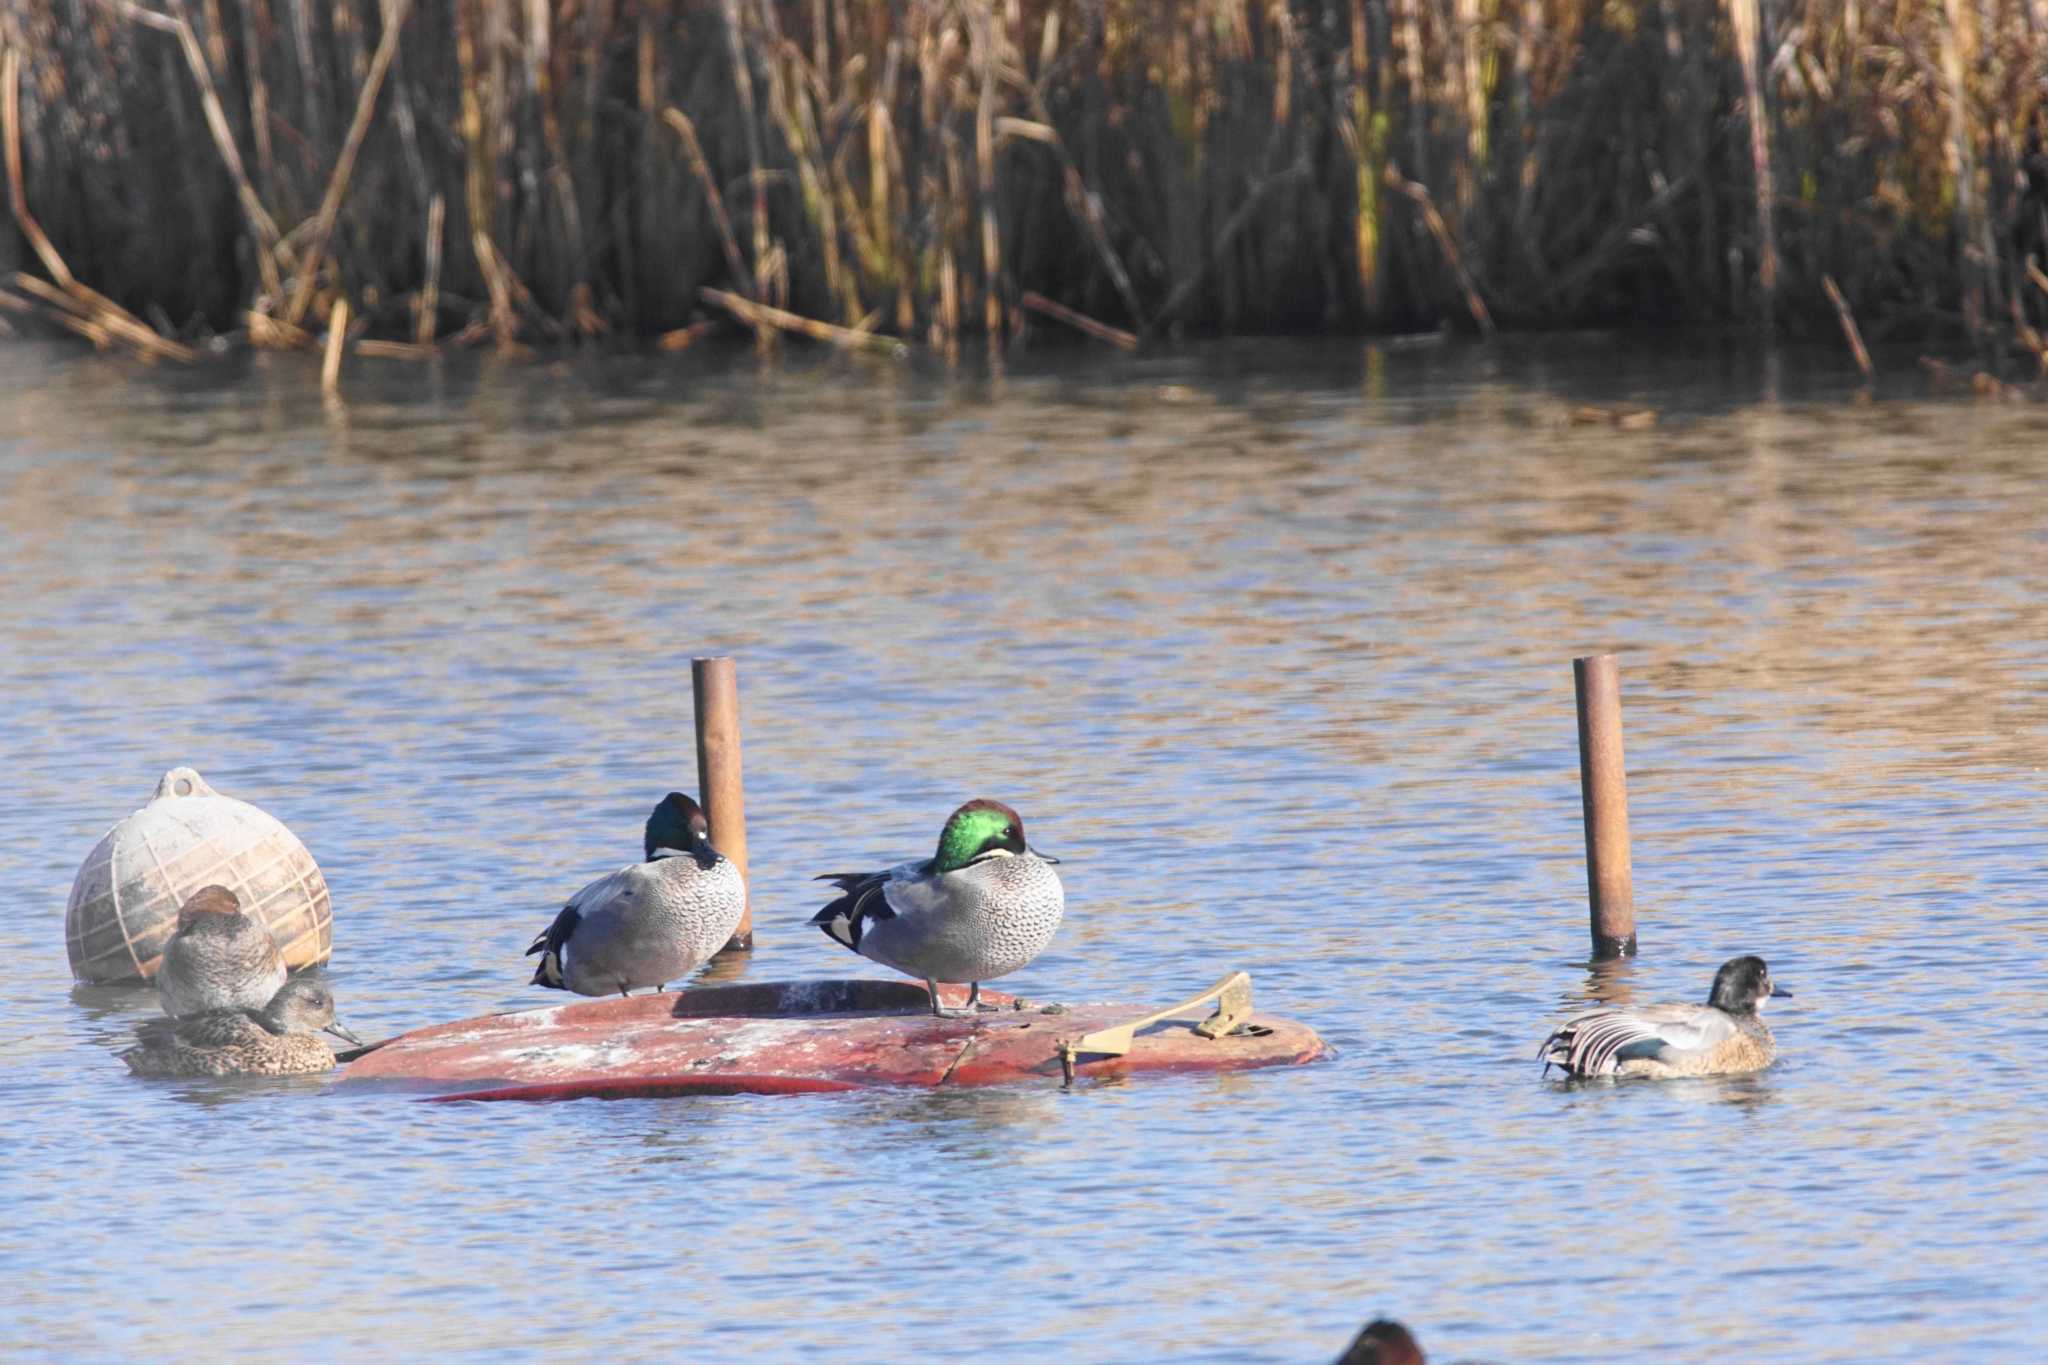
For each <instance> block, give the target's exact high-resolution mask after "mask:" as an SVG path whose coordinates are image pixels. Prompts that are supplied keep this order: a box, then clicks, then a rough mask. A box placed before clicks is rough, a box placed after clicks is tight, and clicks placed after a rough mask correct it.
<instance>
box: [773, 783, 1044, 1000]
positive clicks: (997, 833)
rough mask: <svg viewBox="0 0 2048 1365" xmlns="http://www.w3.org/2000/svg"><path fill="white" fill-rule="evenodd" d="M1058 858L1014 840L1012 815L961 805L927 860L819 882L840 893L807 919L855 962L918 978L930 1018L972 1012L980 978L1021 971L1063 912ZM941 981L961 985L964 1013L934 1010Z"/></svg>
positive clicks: (995, 805)
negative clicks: (854, 955)
mask: <svg viewBox="0 0 2048 1365" xmlns="http://www.w3.org/2000/svg"><path fill="white" fill-rule="evenodd" d="M1058 861H1059V859H1057V858H1048V857H1046V856H1045V855H1044V854H1041V853H1038V852H1035V851H1034V850H1033V849H1032V848H1031V846H1030V845H1028V844H1027V843H1025V842H1024V819H1023V817H1022V816H1020V815H1018V814H1017V812H1016V811H1014V810H1012V809H1010V807H1008V806H1006V805H1004V804H1003V803H1002V802H1000V801H985V800H981V801H969V802H968V803H967V804H966V805H964V806H962V807H960V809H958V810H956V811H954V812H953V813H952V815H950V816H948V817H947V819H946V826H945V828H944V829H943V830H941V831H940V832H939V848H938V852H937V853H936V854H935V855H934V856H932V857H930V858H927V859H922V860H919V861H916V862H908V863H902V864H899V865H898V866H895V867H892V868H889V869H888V870H887V871H884V872H837V873H828V874H826V875H824V876H822V877H819V878H818V880H819V881H829V882H832V883H834V884H836V885H837V886H838V887H839V889H840V890H841V891H843V892H845V894H844V895H842V896H840V897H839V899H837V900H835V901H833V902H832V903H831V904H830V905H827V906H826V907H825V908H824V909H823V910H820V911H819V912H818V913H817V914H816V915H814V916H813V917H812V918H811V923H813V924H815V925H817V926H818V927H819V928H820V929H822V930H824V931H825V933H826V935H827V936H828V937H830V938H831V939H832V940H833V941H834V942H836V943H839V944H842V945H844V946H845V947H847V948H850V949H852V950H853V951H854V952H856V953H859V954H860V955H861V956H862V957H865V958H868V959H869V960H871V961H874V962H879V963H881V964H882V965H883V966H885V967H894V968H895V969H896V970H897V971H899V972H907V973H909V974H910V975H911V976H915V977H921V978H923V980H924V984H925V989H927V990H928V991H930V992H931V997H932V1013H933V1014H936V1015H940V1016H952V1015H955V1014H960V1015H965V1014H972V1013H974V1011H975V1007H976V1004H977V1002H978V1001H979V1000H980V998H981V983H982V982H984V981H989V980H992V979H994V978H995V977H999V976H1005V975H1008V974H1009V973H1011V972H1014V971H1016V970H1018V969H1019V968H1021V967H1024V966H1026V965H1028V964H1029V963H1030V962H1031V960H1032V959H1033V958H1035V957H1037V956H1038V955H1039V954H1040V953H1042V952H1044V951H1045V947H1046V945H1047V944H1049V943H1051V942H1052V936H1053V934H1054V932H1055V931H1056V930H1058V928H1059V927H1060V916H1061V915H1062V914H1063V913H1064V912H1065V910H1066V895H1065V892H1064V891H1063V890H1062V889H1061V887H1060V879H1059V874H1058V873H1056V872H1054V871H1053V870H1052V865H1053V864H1054V863H1056V862H1058ZM941 981H944V982H953V983H957V982H961V981H965V982H967V983H968V984H969V989H968V993H967V1006H966V1008H965V1009H963V1010H959V1011H952V1010H947V1009H945V1008H944V1007H942V1006H941V1005H940V1004H939V987H938V983H939V982H941Z"/></svg>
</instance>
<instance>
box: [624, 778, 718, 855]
mask: <svg viewBox="0 0 2048 1365" xmlns="http://www.w3.org/2000/svg"><path fill="white" fill-rule="evenodd" d="M642 842H643V843H644V844H645V846H646V850H647V861H648V862H650V863H651V862H653V861H654V857H655V854H656V853H657V852H658V851H659V850H661V849H668V850H671V851H672V852H675V853H687V854H689V855H690V856H691V857H693V858H695V859H696V860H697V866H699V867H706V868H708V867H715V866H717V864H718V850H717V849H715V848H713V847H712V846H711V822H710V821H708V820H706V819H705V818H704V811H703V809H702V808H701V807H699V806H698V804H697V803H696V802H695V801H692V800H691V799H690V798H689V797H687V796H685V795H683V794H682V793H681V792H670V793H669V794H668V795H667V796H664V797H662V798H661V804H660V805H658V806H656V807H655V808H654V814H652V815H650V816H648V817H647V832H646V835H645V837H644V839H643V841H642Z"/></svg>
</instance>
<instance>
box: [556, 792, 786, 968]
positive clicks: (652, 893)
mask: <svg viewBox="0 0 2048 1365" xmlns="http://www.w3.org/2000/svg"><path fill="white" fill-rule="evenodd" d="M642 844H643V846H644V848H645V851H646V853H647V861H646V862H644V863H628V864H627V865H626V866H624V867H622V868H620V869H619V870H618V871H617V872H614V873H612V874H611V875H610V876H608V877H599V878H598V879H597V880H596V881H594V882H592V883H591V884H590V885H588V886H586V887H584V888H583V889H582V890H581V891H578V892H577V893H576V894H575V895H574V896H571V897H570V898H569V903H568V904H567V905H565V906H563V907H562V912H561V913H560V914H559V915H556V916H555V922H554V923H553V924H551V925H549V926H548V927H547V929H546V930H545V931H543V932H542V933H541V934H540V935H539V936H538V937H536V938H535V939H534V940H533V946H532V947H530V948H528V949H527V950H526V952H527V955H528V956H529V957H530V956H532V955H533V954H535V953H539V954H540V965H539V966H538V967H536V968H534V971H533V982H532V984H533V985H536V986H547V987H551V988H552V989H555V990H570V991H574V992H576V993H577V994H578V995H610V994H611V993H612V992H613V991H617V992H618V993H619V994H620V995H625V994H626V993H627V992H628V991H631V990H633V989H635V988H637V987H640V986H653V987H655V988H657V989H660V988H662V987H664V986H666V985H667V984H668V983H669V982H671V981H673V980H675V979H676V978H677V977H680V976H683V975H686V974H687V973H688V972H690V971H691V970H692V969H693V968H695V967H696V966H697V965H698V964H699V963H701V962H703V961H704V960H705V959H706V958H708V957H710V956H711V955H712V954H713V953H715V952H717V951H718V950H719V949H720V948H723V947H724V946H725V945H726V943H727V942H728V941H729V940H730V939H731V938H732V931H733V930H734V929H737V928H738V927H739V923H740V916H741V914H743V913H744V912H745V911H746V908H747V886H746V883H745V881H743V880H742V879H741V877H740V873H739V869H738V868H736V867H734V866H733V865H732V863H731V861H730V860H728V859H727V858H726V857H725V856H724V855H723V854H721V853H720V852H719V851H718V850H717V849H715V848H713V847H712V846H711V839H710V826H709V825H708V824H707V823H706V822H705V819H704V812H703V811H702V810H700V809H698V806H697V803H696V802H695V801H692V800H691V799H690V798H689V797H687V796H685V795H683V794H682V793H681V792H670V793H669V794H668V795H667V796H664V797H663V798H662V799H661V804H660V805H658V806H656V807H655V808H654V813H653V814H652V815H650V816H648V817H647V830H646V834H645V836H644V838H643V839H642Z"/></svg>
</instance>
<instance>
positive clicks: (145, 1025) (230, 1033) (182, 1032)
mask: <svg viewBox="0 0 2048 1365" xmlns="http://www.w3.org/2000/svg"><path fill="white" fill-rule="evenodd" d="M269 1036H270V1031H269V1030H268V1029H266V1028H264V1027H263V1022H262V1020H261V1019H259V1018H258V1017H257V1015H256V1011H254V1010H208V1011H207V1012H206V1013H204V1014H188V1015H186V1016H185V1017H184V1018H182V1019H171V1018H163V1019H145V1020H144V1021H143V1022H141V1023H140V1024H137V1025H136V1026H135V1039H136V1042H137V1043H139V1044H140V1045H141V1046H143V1047H145V1048H160V1047H168V1046H170V1045H171V1044H172V1043H177V1044H180V1045H182V1046H184V1047H228V1046H231V1045H233V1044H236V1043H246V1042H248V1041H250V1040H251V1039H252V1038H265V1037H269Z"/></svg>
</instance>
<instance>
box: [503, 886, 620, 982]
mask: <svg viewBox="0 0 2048 1365" xmlns="http://www.w3.org/2000/svg"><path fill="white" fill-rule="evenodd" d="M639 866H640V864H638V863H627V864H626V865H625V866H624V867H622V868H620V869H619V870H618V871H617V872H613V873H610V874H608V875H606V876H603V877H599V878H598V879H597V880H596V881H594V882H591V883H590V884H588V885H587V886H585V887H584V888H583V889H582V890H581V891H578V892H577V893H576V894H575V895H573V896H571V897H569V902H568V904H566V905H564V906H563V907H562V909H561V911H560V912H559V913H558V914H556V916H555V922H554V923H553V924H550V925H549V926H548V927H547V928H545V929H543V930H541V931H540V932H539V933H538V934H536V935H534V939H533V942H532V943H530V944H528V945H527V948H526V953H525V955H526V956H527V957H532V956H533V955H534V954H535V953H539V954H540V965H538V966H536V967H535V968H534V969H533V980H532V981H531V982H529V983H528V984H529V985H534V986H550V987H553V988H554V989H556V990H565V989H567V988H566V987H565V986H564V985H563V984H562V973H563V972H564V971H565V970H566V969H567V968H566V964H565V963H564V961H563V954H564V950H565V949H566V948H567V946H568V943H569V939H570V937H571V936H572V935H573V934H574V933H575V932H576V926H577V925H578V924H581V923H582V922H583V917H584V916H585V915H588V914H593V913H595V912H596V911H599V910H602V909H604V908H605V907H606V906H607V905H610V904H611V903H612V902H613V901H616V900H618V899H619V898H620V896H621V895H622V894H624V892H625V890H626V886H627V882H628V880H629V874H631V873H632V872H633V871H634V869H636V868H638V867H639Z"/></svg>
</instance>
